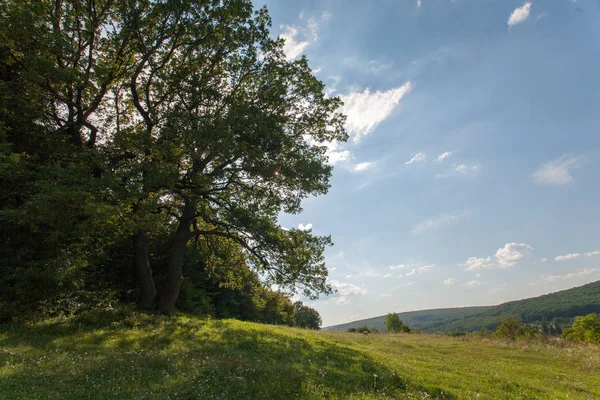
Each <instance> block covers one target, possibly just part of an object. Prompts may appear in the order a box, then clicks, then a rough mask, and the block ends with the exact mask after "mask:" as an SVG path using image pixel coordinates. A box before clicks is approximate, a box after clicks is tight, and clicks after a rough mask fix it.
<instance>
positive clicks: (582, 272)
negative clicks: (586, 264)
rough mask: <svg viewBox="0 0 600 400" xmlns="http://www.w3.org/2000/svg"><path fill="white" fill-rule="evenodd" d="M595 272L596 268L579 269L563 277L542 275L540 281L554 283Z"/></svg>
mask: <svg viewBox="0 0 600 400" xmlns="http://www.w3.org/2000/svg"><path fill="white" fill-rule="evenodd" d="M596 271H598V268H584V269H580V270H578V271H576V272H571V273H569V274H565V275H542V279H543V280H545V281H546V282H554V281H559V280H565V279H571V278H577V277H580V276H586V275H591V274H593V273H594V272H596Z"/></svg>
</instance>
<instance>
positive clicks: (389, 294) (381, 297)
mask: <svg viewBox="0 0 600 400" xmlns="http://www.w3.org/2000/svg"><path fill="white" fill-rule="evenodd" d="M391 295H392V294H391V293H383V294H380V295H379V296H377V299H383V298H384V297H390V296H391Z"/></svg>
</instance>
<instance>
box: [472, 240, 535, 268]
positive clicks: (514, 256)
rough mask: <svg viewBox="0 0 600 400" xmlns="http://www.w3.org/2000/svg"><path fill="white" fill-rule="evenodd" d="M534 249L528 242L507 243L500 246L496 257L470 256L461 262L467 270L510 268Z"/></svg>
mask: <svg viewBox="0 0 600 400" xmlns="http://www.w3.org/2000/svg"><path fill="white" fill-rule="evenodd" d="M531 251H533V247H532V246H530V245H528V244H526V243H515V242H512V243H506V244H505V245H504V247H500V248H499V249H498V250H497V251H496V254H495V255H494V258H493V259H492V257H487V258H477V257H469V258H468V259H467V261H466V262H465V263H464V264H461V265H462V266H464V267H467V268H465V271H475V270H478V269H491V268H508V267H511V266H513V265H515V264H516V263H518V262H519V261H521V260H522V259H524V258H525V257H527V254H528V253H530V252H531Z"/></svg>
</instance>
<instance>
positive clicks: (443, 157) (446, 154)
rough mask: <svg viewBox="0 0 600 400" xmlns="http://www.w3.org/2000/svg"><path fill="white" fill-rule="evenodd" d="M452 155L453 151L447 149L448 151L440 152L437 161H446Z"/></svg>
mask: <svg viewBox="0 0 600 400" xmlns="http://www.w3.org/2000/svg"><path fill="white" fill-rule="evenodd" d="M451 155H452V152H451V151H446V152H444V153H442V154H440V155H439V156H437V158H436V159H435V161H436V162H438V163H440V162H442V161H444V160H445V159H446V158H448V157H450V156H451Z"/></svg>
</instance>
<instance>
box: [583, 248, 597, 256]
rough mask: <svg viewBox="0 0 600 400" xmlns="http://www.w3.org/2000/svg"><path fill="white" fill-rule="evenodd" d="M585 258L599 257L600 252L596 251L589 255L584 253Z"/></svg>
mask: <svg viewBox="0 0 600 400" xmlns="http://www.w3.org/2000/svg"><path fill="white" fill-rule="evenodd" d="M584 255H585V256H587V257H591V256H598V255H600V251H598V250H596V251H588V252H587V253H584Z"/></svg>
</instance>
